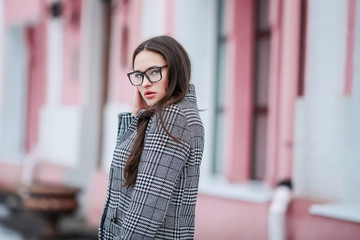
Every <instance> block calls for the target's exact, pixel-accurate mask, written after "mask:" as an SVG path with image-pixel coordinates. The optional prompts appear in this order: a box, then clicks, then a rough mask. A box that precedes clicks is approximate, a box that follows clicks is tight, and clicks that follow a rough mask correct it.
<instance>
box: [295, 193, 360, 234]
mask: <svg viewBox="0 0 360 240" xmlns="http://www.w3.org/2000/svg"><path fill="white" fill-rule="evenodd" d="M315 203H316V202H314V201H310V200H304V199H295V200H294V201H293V202H292V203H291V204H290V208H289V214H288V224H289V225H288V240H303V239H306V240H319V239H326V240H339V239H341V240H359V239H360V224H359V223H353V222H347V221H341V220H336V219H332V218H325V217H321V216H316V215H312V214H310V213H309V208H310V206H311V205H312V204H315Z"/></svg>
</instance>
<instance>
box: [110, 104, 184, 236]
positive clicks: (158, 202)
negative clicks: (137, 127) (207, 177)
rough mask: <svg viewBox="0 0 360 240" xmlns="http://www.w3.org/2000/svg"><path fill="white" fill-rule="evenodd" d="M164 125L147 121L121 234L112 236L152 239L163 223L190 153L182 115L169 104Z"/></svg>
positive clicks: (154, 121)
mask: <svg viewBox="0 0 360 240" xmlns="http://www.w3.org/2000/svg"><path fill="white" fill-rule="evenodd" d="M163 119H164V125H165V127H166V129H167V130H168V132H169V133H170V134H171V135H172V136H174V137H175V138H176V139H178V140H179V141H180V142H182V143H181V144H180V143H179V142H177V141H175V140H174V139H173V138H171V137H170V136H169V135H168V134H167V133H166V131H165V130H164V129H163V127H162V125H161V124H160V123H159V121H157V120H156V119H155V117H153V118H152V120H150V122H149V125H148V128H147V133H146V136H145V137H146V138H145V143H144V149H143V152H142V155H141V159H140V165H139V171H138V175H137V179H136V183H135V186H134V190H133V193H132V196H131V200H130V205H129V210H128V212H127V214H126V217H125V219H124V222H123V225H122V232H121V236H118V238H115V239H154V237H155V234H156V232H157V231H158V229H159V227H160V226H161V224H162V223H163V220H164V218H165V214H166V211H167V208H168V205H169V202H170V199H171V196H172V194H173V191H174V187H175V184H176V181H177V179H178V177H179V174H180V172H181V170H182V169H183V167H184V165H185V163H186V161H187V159H188V156H189V152H190V131H189V127H188V125H187V121H186V117H185V116H184V115H183V113H182V112H181V110H180V109H179V108H178V107H177V106H176V105H172V106H170V107H167V108H166V109H165V110H164V111H163Z"/></svg>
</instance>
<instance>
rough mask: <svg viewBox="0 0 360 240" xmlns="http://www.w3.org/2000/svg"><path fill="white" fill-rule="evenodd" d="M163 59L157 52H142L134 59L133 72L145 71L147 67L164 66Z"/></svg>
mask: <svg viewBox="0 0 360 240" xmlns="http://www.w3.org/2000/svg"><path fill="white" fill-rule="evenodd" d="M166 64H167V63H166V61H165V59H164V57H163V56H162V55H161V54H160V53H157V52H154V51H148V50H144V51H141V52H139V53H138V54H137V55H136V57H135V59H134V70H136V71H145V70H146V69H148V68H149V67H153V66H158V67H160V66H164V65H166Z"/></svg>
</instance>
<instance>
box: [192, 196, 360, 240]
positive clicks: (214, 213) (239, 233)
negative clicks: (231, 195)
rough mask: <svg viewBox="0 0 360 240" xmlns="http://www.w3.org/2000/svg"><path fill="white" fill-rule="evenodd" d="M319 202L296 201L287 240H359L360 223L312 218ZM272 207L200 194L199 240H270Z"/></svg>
mask: <svg viewBox="0 0 360 240" xmlns="http://www.w3.org/2000/svg"><path fill="white" fill-rule="evenodd" d="M316 203H318V202H315V201H310V200H304V199H297V198H295V199H293V201H292V202H291V204H290V207H289V209H288V214H287V220H286V224H287V238H286V239H287V240H304V239H306V240H319V239H321V240H322V239H326V240H338V239H341V240H356V239H360V224H358V223H352V222H347V221H341V220H336V219H331V218H325V217H321V216H316V215H312V214H310V213H309V208H310V206H311V205H312V204H316ZM268 207H269V205H268V204H255V203H249V202H243V201H238V200H229V199H225V198H218V197H211V196H207V195H199V197H198V201H197V205H196V221H195V239H208V240H212V239H214V240H218V239H221V240H223V239H224V240H227V239H228V240H263V239H268V236H267V234H268V225H267V214H268Z"/></svg>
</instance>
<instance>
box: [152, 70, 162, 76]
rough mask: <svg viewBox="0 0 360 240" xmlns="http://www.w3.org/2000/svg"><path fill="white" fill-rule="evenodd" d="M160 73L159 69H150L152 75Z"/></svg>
mask: <svg viewBox="0 0 360 240" xmlns="http://www.w3.org/2000/svg"><path fill="white" fill-rule="evenodd" d="M159 73H160V71H159V69H153V70H151V71H150V75H158V74H159Z"/></svg>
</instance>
